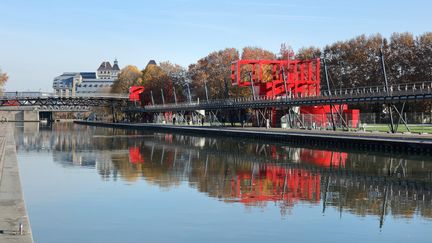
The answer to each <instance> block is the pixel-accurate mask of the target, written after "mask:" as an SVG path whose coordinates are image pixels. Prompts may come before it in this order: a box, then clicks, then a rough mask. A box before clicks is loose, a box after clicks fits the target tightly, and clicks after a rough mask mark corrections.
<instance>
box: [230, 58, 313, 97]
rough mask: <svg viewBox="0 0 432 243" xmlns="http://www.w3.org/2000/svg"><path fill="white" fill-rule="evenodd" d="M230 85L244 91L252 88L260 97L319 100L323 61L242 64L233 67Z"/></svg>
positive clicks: (251, 61)
mask: <svg viewBox="0 0 432 243" xmlns="http://www.w3.org/2000/svg"><path fill="white" fill-rule="evenodd" d="M284 75H285V77H286V82H285V81H284V79H285V78H284ZM231 81H232V84H233V85H238V86H243V87H251V86H252V84H253V86H254V87H255V89H257V88H258V91H259V93H258V94H257V95H258V96H267V97H276V96H283V95H290V96H291V97H305V96H316V95H319V94H320V59H319V58H318V59H313V60H305V61H300V60H239V61H236V62H233V63H232V64H231ZM285 83H286V85H287V87H286V89H285Z"/></svg>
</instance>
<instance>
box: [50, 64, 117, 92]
mask: <svg viewBox="0 0 432 243" xmlns="http://www.w3.org/2000/svg"><path fill="white" fill-rule="evenodd" d="M119 73H120V67H119V65H118V61H117V59H116V60H114V64H113V65H112V66H111V63H110V62H102V63H101V65H100V66H99V68H98V69H97V71H96V72H65V73H63V74H62V75H60V76H57V77H55V78H54V81H53V89H54V93H55V94H57V95H79V94H100V93H109V92H110V90H111V87H112V85H113V83H114V81H115V80H116V79H117V77H118V74H119Z"/></svg>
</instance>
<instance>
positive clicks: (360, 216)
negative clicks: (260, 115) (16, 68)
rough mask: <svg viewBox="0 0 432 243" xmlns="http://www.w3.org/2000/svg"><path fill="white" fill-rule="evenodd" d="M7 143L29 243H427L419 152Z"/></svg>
mask: <svg viewBox="0 0 432 243" xmlns="http://www.w3.org/2000/svg"><path fill="white" fill-rule="evenodd" d="M15 136H16V146H17V150H18V159H19V166H20V172H21V180H22V184H23V189H24V196H25V200H26V205H27V210H28V213H29V217H30V223H31V227H32V231H33V236H34V239H35V242H36V243H39V242H40V243H42V242H43V243H61V242H63V243H64V242H74V243H76V242H80V243H83V242H104V243H109V242H121V243H128V242H134V243H135V242H236V243H238V242H288V241H291V242H321V243H324V242H343V241H348V242H368V243H371V242H417V243H418V242H431V241H432V236H431V234H430V232H431V229H432V220H431V219H432V195H431V191H432V178H431V175H432V161H431V158H430V157H427V156H421V155H401V154H385V153H378V152H373V153H372V152H371V153H364V152H358V151H338V150H328V149H325V148H319V147H315V146H313V145H309V146H303V147H300V146H299V145H290V144H282V143H275V144H272V143H268V142H266V143H263V142H260V141H257V140H247V139H241V138H237V139H233V138H221V137H218V138H215V137H201V136H198V135H197V136H187V135H182V134H170V133H153V132H148V131H132V130H118V129H112V128H97V127H90V126H82V125H73V124H70V123H59V124H54V125H53V126H52V127H39V126H38V125H35V124H25V126H17V127H16V134H15Z"/></svg>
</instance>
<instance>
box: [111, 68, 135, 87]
mask: <svg viewBox="0 0 432 243" xmlns="http://www.w3.org/2000/svg"><path fill="white" fill-rule="evenodd" d="M140 83H142V78H141V71H140V70H139V69H138V68H137V67H136V66H133V65H128V66H126V67H124V68H122V70H121V71H120V73H119V75H118V78H117V80H116V81H114V84H113V86H112V89H111V92H112V93H122V94H126V93H128V92H129V88H130V87H131V86H134V85H139V84H140Z"/></svg>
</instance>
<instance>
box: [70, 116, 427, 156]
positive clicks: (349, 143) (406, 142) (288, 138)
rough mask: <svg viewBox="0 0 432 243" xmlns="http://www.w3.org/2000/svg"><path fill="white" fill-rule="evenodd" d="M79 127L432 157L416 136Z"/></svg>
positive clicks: (122, 125)
mask: <svg viewBox="0 0 432 243" xmlns="http://www.w3.org/2000/svg"><path fill="white" fill-rule="evenodd" d="M75 123H76V124H81V125H91V126H103V127H112V128H122V129H138V130H153V131H159V132H177V133H186V134H195V135H201V136H227V137H236V138H252V139H262V140H268V141H275V142H288V143H292V144H306V145H311V144H312V145H314V146H319V147H323V148H349V149H351V148H355V149H360V150H368V151H370V150H379V151H392V152H413V153H428V154H430V153H432V136H431V135H416V134H388V133H372V132H342V131H336V132H335V131H323V130H291V129H282V128H270V129H266V128H256V127H247V128H241V127H208V126H179V125H165V124H150V123H109V122H91V121H75Z"/></svg>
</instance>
